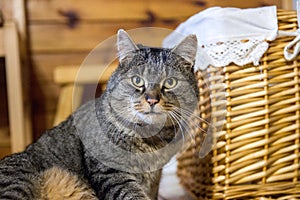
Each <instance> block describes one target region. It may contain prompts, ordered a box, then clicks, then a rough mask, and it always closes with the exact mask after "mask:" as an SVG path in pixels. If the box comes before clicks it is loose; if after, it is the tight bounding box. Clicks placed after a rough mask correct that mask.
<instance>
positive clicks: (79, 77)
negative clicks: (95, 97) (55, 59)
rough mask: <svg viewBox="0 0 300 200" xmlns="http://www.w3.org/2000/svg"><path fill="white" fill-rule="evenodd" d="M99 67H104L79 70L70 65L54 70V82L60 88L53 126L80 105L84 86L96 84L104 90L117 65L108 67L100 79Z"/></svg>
mask: <svg viewBox="0 0 300 200" xmlns="http://www.w3.org/2000/svg"><path fill="white" fill-rule="evenodd" d="M101 67H102V68H103V67H104V66H88V67H84V68H81V69H80V66H76V65H70V66H59V67H57V68H56V69H55V70H54V81H55V83H57V84H59V85H60V87H61V89H60V95H59V99H58V104H57V109H56V113H55V117H54V123H53V124H54V125H57V124H58V123H60V122H61V121H63V120H64V119H66V118H67V117H68V116H69V115H70V114H71V113H72V112H73V111H74V110H75V109H76V108H78V107H79V106H80V105H81V103H82V98H83V93H84V86H85V85H89V84H96V85H98V86H100V87H102V90H103V89H104V87H105V85H106V82H107V81H108V79H109V77H110V75H111V74H112V72H113V70H115V68H116V67H117V65H116V64H113V65H111V66H109V67H108V68H107V69H106V70H105V73H103V74H102V76H101V78H100V77H99V76H98V75H99V68H101ZM79 73H80V74H79Z"/></svg>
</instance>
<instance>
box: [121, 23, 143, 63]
mask: <svg viewBox="0 0 300 200" xmlns="http://www.w3.org/2000/svg"><path fill="white" fill-rule="evenodd" d="M117 47H118V56H119V61H120V62H121V61H122V60H123V59H124V58H126V57H127V56H129V55H131V54H132V52H134V51H136V50H138V49H139V48H138V47H137V46H136V44H135V43H134V42H133V40H132V39H131V38H130V37H129V35H128V34H127V33H126V31H124V30H123V29H120V30H119V31H118V41H117Z"/></svg>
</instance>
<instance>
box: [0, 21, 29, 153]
mask: <svg viewBox="0 0 300 200" xmlns="http://www.w3.org/2000/svg"><path fill="white" fill-rule="evenodd" d="M4 31H5V32H4V49H5V52H7V53H6V54H5V61H6V80H7V93H8V108H9V121H10V135H11V148H12V152H18V151H22V150H24V148H25V147H26V146H27V145H28V144H29V143H30V142H31V141H30V140H31V138H30V136H29V135H30V134H31V133H29V132H26V130H27V128H26V127H27V126H26V123H25V120H24V119H25V118H26V115H25V112H24V111H25V109H24V105H23V103H24V101H23V89H22V75H21V64H20V52H19V43H18V35H17V30H16V26H15V24H14V23H13V22H7V23H5V27H4Z"/></svg>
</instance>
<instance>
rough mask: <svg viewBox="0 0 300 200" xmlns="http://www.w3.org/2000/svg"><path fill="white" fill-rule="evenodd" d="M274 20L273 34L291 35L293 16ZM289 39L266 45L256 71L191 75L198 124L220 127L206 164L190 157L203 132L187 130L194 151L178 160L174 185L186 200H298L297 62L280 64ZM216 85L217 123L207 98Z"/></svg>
mask: <svg viewBox="0 0 300 200" xmlns="http://www.w3.org/2000/svg"><path fill="white" fill-rule="evenodd" d="M277 16H278V27H279V30H285V31H295V30H297V15H296V12H295V11H282V10H279V11H278V13H277ZM293 39H294V38H293V37H282V38H278V39H276V40H275V41H273V42H271V43H270V48H269V49H268V51H267V52H266V53H265V55H264V56H263V57H262V59H261V61H260V63H261V65H260V66H253V65H250V64H249V65H246V66H243V67H239V66H236V65H229V66H226V67H223V68H214V67H209V68H208V69H207V70H205V71H198V72H197V77H198V82H199V90H200V93H201V99H200V101H199V109H200V111H201V115H200V116H201V117H202V118H203V119H205V120H208V121H212V120H214V123H215V124H218V120H220V124H221V120H224V119H225V120H226V123H225V125H224V126H223V127H222V129H220V130H217V131H214V132H213V134H215V136H216V137H218V140H217V144H216V145H215V146H214V147H213V149H212V150H211V151H210V153H209V154H208V155H207V156H205V157H204V158H199V153H198V152H199V148H200V146H201V144H202V142H203V138H204V137H203V136H205V134H206V131H201V130H202V129H205V130H207V124H205V123H203V124H200V127H198V128H196V129H193V130H192V133H193V134H195V135H196V136H195V138H196V139H195V142H196V145H191V146H190V147H189V149H188V150H187V151H186V152H184V153H183V155H182V156H181V157H179V158H178V175H179V177H180V180H181V183H182V184H183V186H184V187H185V188H186V189H187V191H188V192H190V194H191V195H192V196H193V197H194V199H296V198H300V162H299V156H300V153H299V151H300V143H299V142H300V137H299V136H300V86H299V83H300V77H299V76H300V57H298V58H297V59H296V60H294V61H291V62H287V61H286V60H285V59H284V57H283V48H284V46H285V45H287V44H288V43H289V42H291V41H292V40H293ZM220 77H222V78H220ZM220 83H221V84H222V85H223V87H224V88H225V91H226V94H227V95H226V99H225V100H226V105H225V107H226V108H225V109H226V110H225V111H226V116H225V118H224V119H223V118H222V117H218V114H214V112H217V111H218V110H219V107H218V106H220V105H222V103H220V104H218V99H217V98H214V96H213V95H211V94H214V93H215V94H217V93H218V90H219V89H218V88H219V87H218V85H219V84H220ZM207 85H211V86H215V87H207Z"/></svg>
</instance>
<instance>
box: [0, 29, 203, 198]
mask: <svg viewBox="0 0 300 200" xmlns="http://www.w3.org/2000/svg"><path fill="white" fill-rule="evenodd" d="M117 49H118V57H119V66H118V68H117V69H116V71H115V72H114V73H113V74H112V76H111V78H110V80H109V81H108V84H107V88H106V90H105V91H104V92H103V94H102V95H101V96H100V97H98V98H95V99H94V100H91V101H89V102H87V103H85V104H84V105H82V106H81V107H80V108H79V109H78V110H77V111H75V112H74V113H73V114H71V115H70V116H69V117H68V118H67V119H66V120H65V121H63V122H62V123H60V124H59V125H58V126H56V127H54V128H52V129H50V130H47V131H46V132H45V133H44V134H42V136H41V137H40V138H39V139H38V140H37V141H36V142H34V143H33V144H31V145H29V146H28V147H27V148H26V150H25V151H23V152H21V153H16V154H13V155H10V156H8V157H5V158H4V159H2V160H1V161H0V199H1V200H2V199H14V200H17V199H22V200H26V199H28V200H29V199H42V200H46V199H49V200H54V199H55V200H58V199H69V200H71V199H119V200H124V199H125V200H126V199H132V200H133V199H136V200H153V199H157V196H158V187H159V181H160V177H161V168H162V167H163V166H164V165H165V164H166V163H167V162H168V161H169V160H170V158H171V157H172V156H174V154H176V153H177V152H178V151H179V150H181V149H182V147H183V144H184V140H185V138H186V136H188V133H187V132H188V123H189V122H188V120H189V118H190V117H191V116H192V113H193V110H194V109H195V108H196V106H197V102H198V99H199V94H198V88H197V81H196V78H195V75H194V73H193V66H194V61H195V56H196V52H197V39H196V36H195V35H189V36H187V37H185V38H184V39H183V40H182V41H181V42H180V43H179V44H178V45H176V46H175V47H174V48H171V49H167V48H154V47H148V46H143V45H137V44H135V43H134V42H133V40H132V39H131V38H130V36H129V35H128V34H127V33H126V32H125V31H124V30H119V31H118V34H117Z"/></svg>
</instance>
